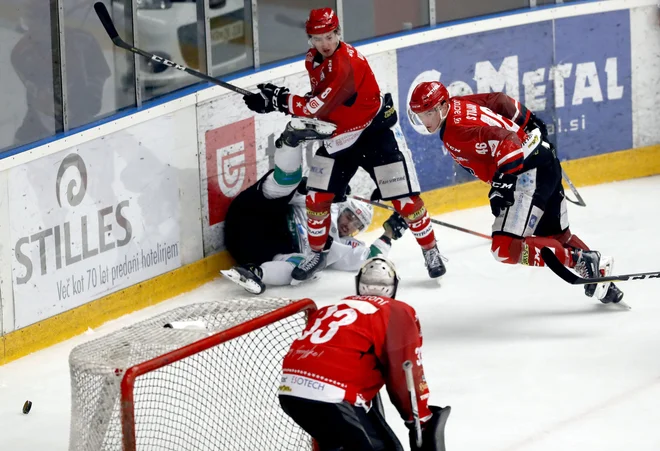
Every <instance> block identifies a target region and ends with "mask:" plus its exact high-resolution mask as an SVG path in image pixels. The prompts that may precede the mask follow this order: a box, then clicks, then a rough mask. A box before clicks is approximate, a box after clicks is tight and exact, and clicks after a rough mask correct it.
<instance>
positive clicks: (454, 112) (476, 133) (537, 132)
mask: <svg viewBox="0 0 660 451" xmlns="http://www.w3.org/2000/svg"><path fill="white" fill-rule="evenodd" d="M409 108H410V109H409V113H410V114H409V115H410V118H411V119H412V120H414V121H416V122H417V124H418V125H423V126H424V127H426V130H428V132H429V133H436V132H440V139H441V140H442V141H443V143H444V145H445V148H446V149H447V152H449V154H450V155H451V156H452V158H453V159H454V161H456V163H458V164H459V165H461V166H462V167H463V168H465V169H466V170H467V171H468V172H470V173H471V174H472V175H474V176H475V177H477V178H478V179H480V180H482V181H484V182H486V183H488V184H490V185H491V189H490V192H489V194H488V197H489V199H490V207H491V210H492V213H493V216H495V221H494V223H493V228H492V230H493V233H492V237H493V242H492V246H491V252H492V253H493V256H494V257H495V259H496V260H497V261H500V262H502V263H509V264H518V263H520V264H523V265H529V266H544V262H543V259H542V258H541V254H540V252H541V249H542V248H543V247H548V248H550V249H552V250H553V251H554V253H555V255H557V257H559V259H560V260H561V261H562V262H563V264H564V265H565V266H567V267H569V268H573V269H574V270H575V271H577V272H578V273H579V274H580V275H581V276H582V277H598V276H599V275H609V274H610V273H611V271H612V265H613V259H612V258H611V257H602V258H601V254H600V253H599V252H597V251H594V250H590V249H589V248H588V247H587V245H586V244H584V242H583V241H582V240H581V239H580V238H578V237H577V236H576V235H573V234H572V233H571V230H570V229H569V224H568V216H567V209H566V200H565V196H564V188H563V187H562V183H561V179H562V175H561V164H560V162H559V159H558V158H557V155H556V152H555V148H554V146H553V145H552V144H551V143H550V141H549V139H548V131H547V127H546V125H545V124H544V123H543V121H541V120H540V119H539V118H538V117H537V116H536V115H535V114H534V113H533V112H531V111H530V110H528V109H527V108H525V106H524V105H522V104H521V103H520V102H518V101H517V100H515V99H513V98H511V97H509V96H507V95H506V94H504V93H501V92H495V93H486V94H474V95H467V96H460V97H451V98H450V97H449V92H448V91H447V89H446V88H445V86H444V85H443V84H442V83H440V82H436V81H433V82H422V83H420V84H418V85H417V86H416V87H415V89H414V90H413V92H412V96H411V99H410V103H409ZM584 290H585V294H586V295H587V296H590V297H591V296H594V294H595V296H596V298H597V299H599V300H600V301H601V302H603V303H610V302H615V303H616V302H619V301H620V300H621V299H622V298H623V292H621V290H619V289H618V288H617V287H616V286H615V285H614V284H606V283H603V284H589V285H585V287H584Z"/></svg>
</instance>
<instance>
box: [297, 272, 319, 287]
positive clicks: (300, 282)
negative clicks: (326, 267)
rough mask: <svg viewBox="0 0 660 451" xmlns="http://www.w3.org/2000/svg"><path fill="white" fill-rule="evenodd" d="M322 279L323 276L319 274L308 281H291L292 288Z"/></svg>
mask: <svg viewBox="0 0 660 451" xmlns="http://www.w3.org/2000/svg"><path fill="white" fill-rule="evenodd" d="M320 278H321V274H320V273H318V272H317V273H315V274H314V275H312V277H310V278H309V279H306V280H296V279H291V286H293V287H297V286H298V285H300V284H302V283H308V282H312V281H314V280H319V279H320Z"/></svg>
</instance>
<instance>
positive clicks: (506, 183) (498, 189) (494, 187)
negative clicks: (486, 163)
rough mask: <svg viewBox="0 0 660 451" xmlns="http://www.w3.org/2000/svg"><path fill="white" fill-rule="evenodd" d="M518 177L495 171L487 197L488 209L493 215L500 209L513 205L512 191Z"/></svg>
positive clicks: (514, 189)
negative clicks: (488, 200) (488, 201)
mask: <svg viewBox="0 0 660 451" xmlns="http://www.w3.org/2000/svg"><path fill="white" fill-rule="evenodd" d="M517 181H518V177H516V176H515V175H512V174H503V173H501V172H496V173H495V175H494V176H493V181H492V182H491V184H490V185H491V188H490V192H489V193H488V199H490V211H491V212H492V213H493V216H499V214H500V211H501V210H502V209H504V208H507V207H510V206H511V205H513V199H514V192H515V191H516V182H517Z"/></svg>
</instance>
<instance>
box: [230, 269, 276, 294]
mask: <svg viewBox="0 0 660 451" xmlns="http://www.w3.org/2000/svg"><path fill="white" fill-rule="evenodd" d="M220 273H221V274H222V275H223V276H225V277H226V278H227V279H229V280H231V281H232V282H234V283H235V284H236V285H239V286H241V287H243V288H244V289H245V290H246V291H248V292H250V293H252V294H261V293H263V292H264V291H266V285H264V283H263V282H262V281H261V277H262V276H263V271H262V270H261V268H260V267H259V266H255V265H252V264H247V265H243V266H234V267H233V268H231V269H226V270H222V271H220Z"/></svg>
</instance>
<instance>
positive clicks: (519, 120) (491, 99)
mask: <svg viewBox="0 0 660 451" xmlns="http://www.w3.org/2000/svg"><path fill="white" fill-rule="evenodd" d="M461 99H465V100H469V101H470V102H474V103H476V104H477V105H481V106H485V107H486V108H488V109H490V110H492V111H493V112H494V113H497V114H499V115H500V116H503V117H505V118H507V119H510V120H511V121H513V122H515V123H516V124H518V126H520V127H521V128H525V126H526V125H527V123H528V122H529V116H530V114H531V112H530V111H529V110H528V109H527V108H526V107H525V105H523V104H522V103H520V102H518V101H517V100H516V99H514V98H513V97H509V96H508V95H506V94H504V93H503V92H489V93H485V94H473V95H468V96H461Z"/></svg>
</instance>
